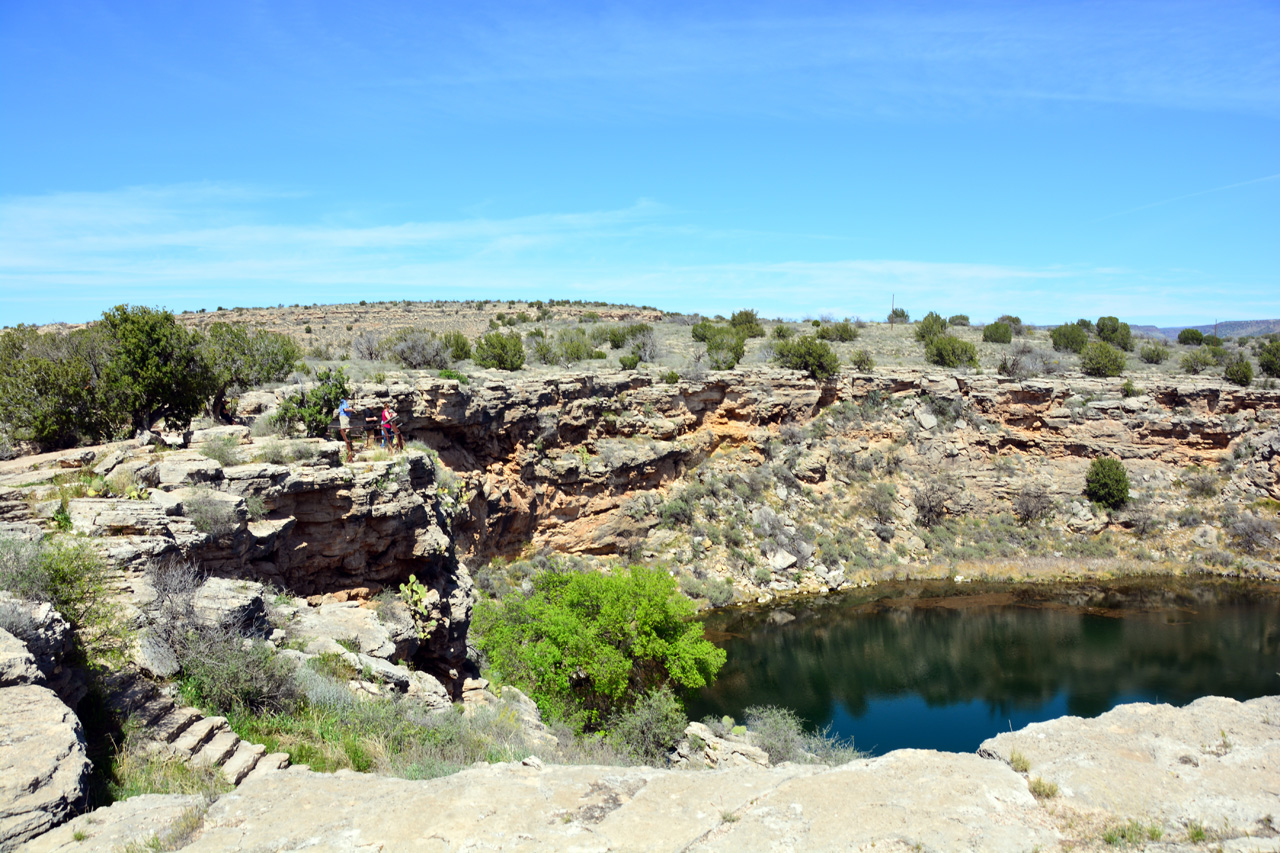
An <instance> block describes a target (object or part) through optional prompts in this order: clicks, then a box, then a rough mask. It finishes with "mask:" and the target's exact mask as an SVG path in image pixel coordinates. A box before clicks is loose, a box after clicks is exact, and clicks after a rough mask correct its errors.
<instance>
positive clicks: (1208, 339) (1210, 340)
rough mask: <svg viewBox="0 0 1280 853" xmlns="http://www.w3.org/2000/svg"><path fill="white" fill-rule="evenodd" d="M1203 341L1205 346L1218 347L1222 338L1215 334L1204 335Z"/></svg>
mask: <svg viewBox="0 0 1280 853" xmlns="http://www.w3.org/2000/svg"><path fill="white" fill-rule="evenodd" d="M1203 343H1204V345H1205V346H1207V347H1220V346H1222V338H1220V337H1218V336H1217V335H1205V336H1204V338H1203Z"/></svg>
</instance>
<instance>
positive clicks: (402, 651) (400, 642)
mask: <svg viewBox="0 0 1280 853" xmlns="http://www.w3.org/2000/svg"><path fill="white" fill-rule="evenodd" d="M382 607H384V608H387V609H388V613H389V614H390V618H389V619H388V620H387V621H385V622H384V621H383V620H382V619H380V618H378V611H377V610H374V609H373V608H370V607H361V606H360V604H359V603H358V602H354V601H344V602H337V603H326V604H321V605H320V606H319V607H305V608H302V609H301V610H299V611H298V613H297V615H296V616H295V617H294V619H293V622H291V623H290V625H289V632H290V633H291V634H293V635H295V636H297V637H301V638H303V639H308V638H314V639H329V640H347V639H354V640H355V641H356V643H358V645H359V648H360V651H361V652H362V653H364V654H367V655H372V656H373V657H377V658H384V659H386V660H393V659H402V660H408V659H409V658H411V657H413V653H414V652H415V651H416V650H417V646H418V635H417V631H416V630H415V629H414V627H413V623H412V620H410V619H407V618H404V617H407V609H406V610H405V612H403V613H401V612H400V610H399V609H398V608H396V607H395V606H394V605H390V606H388V605H385V604H384V605H382Z"/></svg>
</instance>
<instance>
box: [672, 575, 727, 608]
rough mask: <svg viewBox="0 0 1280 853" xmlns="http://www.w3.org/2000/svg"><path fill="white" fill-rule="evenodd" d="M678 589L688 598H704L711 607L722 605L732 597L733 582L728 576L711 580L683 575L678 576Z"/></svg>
mask: <svg viewBox="0 0 1280 853" xmlns="http://www.w3.org/2000/svg"><path fill="white" fill-rule="evenodd" d="M680 591H681V592H683V593H684V594H685V595H687V596H689V597H690V598H705V599H706V600H707V601H708V602H709V603H710V604H711V606H712V607H724V606H725V605H727V604H732V603H733V599H734V592H733V582H732V581H730V580H729V579H728V578H724V579H723V580H713V579H711V578H698V577H694V576H693V575H684V576H683V577H681V578H680Z"/></svg>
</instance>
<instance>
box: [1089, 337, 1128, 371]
mask: <svg viewBox="0 0 1280 853" xmlns="http://www.w3.org/2000/svg"><path fill="white" fill-rule="evenodd" d="M1080 370H1081V371H1082V372H1083V373H1084V374H1085V375H1086V376H1119V375H1120V374H1121V373H1122V372H1124V353H1122V352H1121V351H1120V350H1118V349H1116V348H1115V347H1113V346H1111V344H1108V343H1105V342H1103V341H1094V342H1093V343H1091V344H1089V345H1088V346H1086V347H1085V348H1084V352H1082V353H1080Z"/></svg>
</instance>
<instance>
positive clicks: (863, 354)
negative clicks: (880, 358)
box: [849, 349, 876, 373]
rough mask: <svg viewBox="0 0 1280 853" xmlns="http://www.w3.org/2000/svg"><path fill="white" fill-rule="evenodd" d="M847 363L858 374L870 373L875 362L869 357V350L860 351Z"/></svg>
mask: <svg viewBox="0 0 1280 853" xmlns="http://www.w3.org/2000/svg"><path fill="white" fill-rule="evenodd" d="M849 363H850V364H852V365H853V369H854V370H857V371H858V372H859V373H870V372H871V371H872V370H874V369H875V366H876V360H875V359H874V358H872V357H871V352H870V350H865V349H860V350H857V351H856V352H854V354H853V355H851V356H850V357H849Z"/></svg>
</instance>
